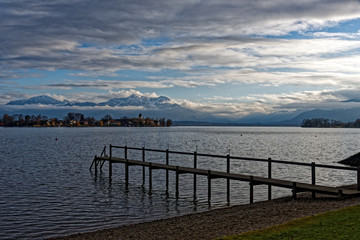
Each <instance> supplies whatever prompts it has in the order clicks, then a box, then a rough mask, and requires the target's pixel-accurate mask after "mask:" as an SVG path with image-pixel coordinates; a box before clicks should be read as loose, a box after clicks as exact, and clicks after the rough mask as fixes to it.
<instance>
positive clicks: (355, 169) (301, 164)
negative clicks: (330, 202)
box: [110, 145, 358, 171]
mask: <svg viewBox="0 0 360 240" xmlns="http://www.w3.org/2000/svg"><path fill="white" fill-rule="evenodd" d="M110 147H111V148H121V149H125V148H126V149H128V150H139V151H142V150H145V151H148V152H159V153H166V152H168V153H172V154H179V155H194V152H180V151H171V150H159V149H151V148H139V147H128V146H114V145H111V146H110ZM196 155H197V156H198V157H213V158H222V159H227V158H228V156H227V155H216V154H204V153H197V152H196ZM229 157H230V159H235V160H247V161H254V162H269V158H268V159H263V158H251V157H236V156H231V155H230V154H229ZM270 160H271V162H273V163H280V164H287V165H297V166H307V167H311V166H312V165H313V163H305V162H291V161H285V160H275V159H271V158H270ZM315 165H316V167H320V168H328V169H338V170H350V171H357V170H358V168H356V167H343V166H335V165H326V164H318V163H316V164H315Z"/></svg>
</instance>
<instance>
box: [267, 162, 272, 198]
mask: <svg viewBox="0 0 360 240" xmlns="http://www.w3.org/2000/svg"><path fill="white" fill-rule="evenodd" d="M271 173H272V169H271V158H268V178H271ZM271 195H272V194H271V185H270V184H269V185H268V200H269V201H270V200H271Z"/></svg>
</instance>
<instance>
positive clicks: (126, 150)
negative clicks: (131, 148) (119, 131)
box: [124, 146, 128, 159]
mask: <svg viewBox="0 0 360 240" xmlns="http://www.w3.org/2000/svg"><path fill="white" fill-rule="evenodd" d="M124 151H125V159H127V153H128V149H127V146H125V150H124Z"/></svg>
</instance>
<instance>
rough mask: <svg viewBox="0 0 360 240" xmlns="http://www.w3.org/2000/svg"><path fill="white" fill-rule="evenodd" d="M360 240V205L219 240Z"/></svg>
mask: <svg viewBox="0 0 360 240" xmlns="http://www.w3.org/2000/svg"><path fill="white" fill-rule="evenodd" d="M241 239H253V240H258V239H266V240H268V239H274V240H275V239H276V240H279V239H293V240H295V239H301V240H304V239H311V240H313V239H360V205H359V206H355V207H349V208H345V209H340V210H336V211H331V212H328V213H324V214H319V215H316V216H311V217H305V218H301V219H298V220H293V221H290V222H288V223H285V224H281V225H277V226H274V227H270V228H266V229H262V230H257V231H252V232H246V233H243V234H240V235H237V236H230V237H223V238H219V240H241Z"/></svg>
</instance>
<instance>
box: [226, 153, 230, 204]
mask: <svg viewBox="0 0 360 240" xmlns="http://www.w3.org/2000/svg"><path fill="white" fill-rule="evenodd" d="M226 172H227V173H230V154H228V155H227V156H226ZM226 199H227V203H228V204H230V178H227V179H226Z"/></svg>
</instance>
